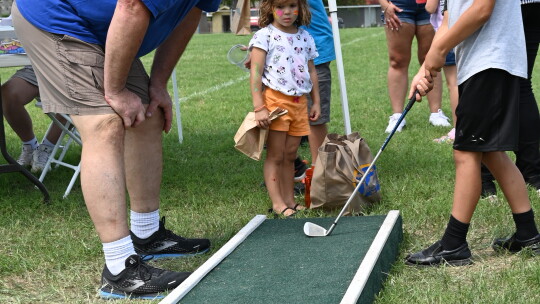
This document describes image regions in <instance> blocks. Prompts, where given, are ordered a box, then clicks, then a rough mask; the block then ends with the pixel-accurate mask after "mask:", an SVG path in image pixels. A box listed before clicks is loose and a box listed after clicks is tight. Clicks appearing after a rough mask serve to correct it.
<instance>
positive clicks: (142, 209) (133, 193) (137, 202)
mask: <svg viewBox="0 0 540 304" xmlns="http://www.w3.org/2000/svg"><path fill="white" fill-rule="evenodd" d="M162 130H163V113H162V111H156V112H155V113H154V115H152V117H150V118H146V120H145V121H144V122H143V123H142V124H141V125H139V126H137V127H136V128H129V129H127V130H126V138H125V145H124V147H125V151H124V160H125V168H126V185H127V189H128V193H129V198H130V206H131V210H133V211H135V212H139V213H148V212H152V211H155V210H157V209H158V208H159V193H160V187H161V178H162V176H161V175H162V171H163V162H162V161H163V155H162V137H161V134H162Z"/></svg>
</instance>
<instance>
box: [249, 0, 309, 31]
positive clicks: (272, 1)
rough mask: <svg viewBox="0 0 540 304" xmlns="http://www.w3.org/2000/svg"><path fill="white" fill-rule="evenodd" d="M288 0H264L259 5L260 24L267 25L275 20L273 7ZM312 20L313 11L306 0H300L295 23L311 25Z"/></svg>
mask: <svg viewBox="0 0 540 304" xmlns="http://www.w3.org/2000/svg"><path fill="white" fill-rule="evenodd" d="M286 1H287V0H262V1H261V4H260V7H259V26H260V27H267V26H268V25H269V24H271V23H272V22H274V13H273V8H274V7H275V6H278V5H279V4H281V3H285V2H286ZM310 22H311V12H310V11H309V6H308V4H307V1H306V0H298V18H296V21H295V22H294V24H295V25H296V26H301V25H306V26H307V25H309V23H310Z"/></svg>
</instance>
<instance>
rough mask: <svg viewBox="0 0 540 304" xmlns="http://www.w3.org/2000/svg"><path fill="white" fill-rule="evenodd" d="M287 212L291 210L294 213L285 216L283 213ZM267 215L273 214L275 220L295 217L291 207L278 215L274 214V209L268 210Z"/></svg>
mask: <svg viewBox="0 0 540 304" xmlns="http://www.w3.org/2000/svg"><path fill="white" fill-rule="evenodd" d="M287 210H292V211H294V212H293V213H291V214H289V215H285V214H284V213H285V211H287ZM268 213H270V214H273V215H274V218H275V219H278V218H280V217H285V218H291V217H295V216H296V211H295V210H294V209H293V208H291V207H285V208H284V209H283V210H281V212H280V213H276V212H275V211H274V209H272V208H270V209H268Z"/></svg>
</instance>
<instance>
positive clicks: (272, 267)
mask: <svg viewBox="0 0 540 304" xmlns="http://www.w3.org/2000/svg"><path fill="white" fill-rule="evenodd" d="M396 213H397V212H396ZM397 214H398V213H397ZM385 218H386V216H358V217H343V218H341V219H340V220H339V222H338V225H337V226H336V228H335V229H334V231H333V233H332V234H331V235H329V236H326V237H312V238H310V237H307V236H305V235H304V232H303V226H304V223H305V222H307V221H309V222H312V223H315V224H317V225H321V226H322V227H324V228H328V227H330V225H331V224H332V221H333V220H334V218H310V219H305V218H303V219H277V220H273V219H272V220H271V219H267V220H265V221H264V222H263V223H262V224H261V225H260V226H259V227H257V229H256V230H255V231H253V233H251V234H250V235H249V236H248V237H247V238H246V239H245V241H244V242H242V243H241V244H240V245H239V246H238V247H237V248H236V250H235V251H233V252H232V253H231V254H230V255H229V256H227V257H226V258H225V259H224V260H223V261H222V262H221V263H220V264H219V265H217V266H216V267H215V268H214V269H213V270H212V271H211V272H209V273H208V275H206V276H205V277H204V278H203V279H202V280H201V281H200V282H199V283H198V284H197V285H196V286H195V287H194V288H193V289H192V290H191V291H190V292H189V293H187V295H186V296H185V297H184V298H183V299H181V301H180V302H181V303H250V304H252V303H310V304H311V303H339V302H340V301H341V300H342V298H343V296H344V294H345V292H346V291H347V289H348V288H349V285H351V288H352V289H355V288H358V289H359V290H360V292H361V293H360V296H359V298H358V301H357V303H371V302H372V301H373V299H374V296H375V294H376V293H377V292H379V290H380V289H381V287H382V283H383V282H384V279H385V278H386V273H388V271H389V270H390V267H391V265H392V263H393V262H394V261H395V260H396V257H397V255H398V247H399V243H400V242H401V240H402V237H403V231H402V223H401V217H400V216H397V217H396V220H395V223H393V225H392V226H390V228H388V227H387V229H386V230H388V231H387V235H386V236H383V238H382V242H381V241H379V242H381V244H380V249H381V250H380V254H376V255H375V258H374V260H373V265H372V266H371V267H368V269H372V271H371V272H370V273H367V276H368V277H367V280H366V282H365V285H364V287H363V289H362V286H354V285H355V284H356V281H355V283H353V284H351V281H352V280H353V277H355V275H356V273H357V271H358V268H359V267H360V264H361V263H362V261H363V260H364V257H365V256H366V253H367V252H368V249H369V248H370V246H371V244H372V242H373V240H374V238H375V236H376V235H377V233H378V232H379V229H380V228H381V226H382V224H383V222H384V221H385ZM381 230H383V229H381ZM375 251H377V250H375ZM367 264H369V263H367ZM363 266H364V265H363ZM367 272H369V270H368V271H367ZM362 275H364V276H365V275H366V274H365V273H363V274H362ZM357 285H360V284H357Z"/></svg>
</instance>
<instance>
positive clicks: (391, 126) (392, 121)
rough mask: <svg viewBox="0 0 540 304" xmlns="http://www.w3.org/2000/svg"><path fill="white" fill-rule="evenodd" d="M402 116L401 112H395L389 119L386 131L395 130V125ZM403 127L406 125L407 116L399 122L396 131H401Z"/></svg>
mask: <svg viewBox="0 0 540 304" xmlns="http://www.w3.org/2000/svg"><path fill="white" fill-rule="evenodd" d="M400 117H401V113H394V114H392V115H390V119H389V120H388V127H386V131H384V132H386V133H390V132H392V130H394V127H395V126H396V124H397V122H398V120H399V118H400ZM403 127H405V118H403V120H402V121H401V123H400V124H399V126H398V128H397V129H396V132H401V129H403Z"/></svg>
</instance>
